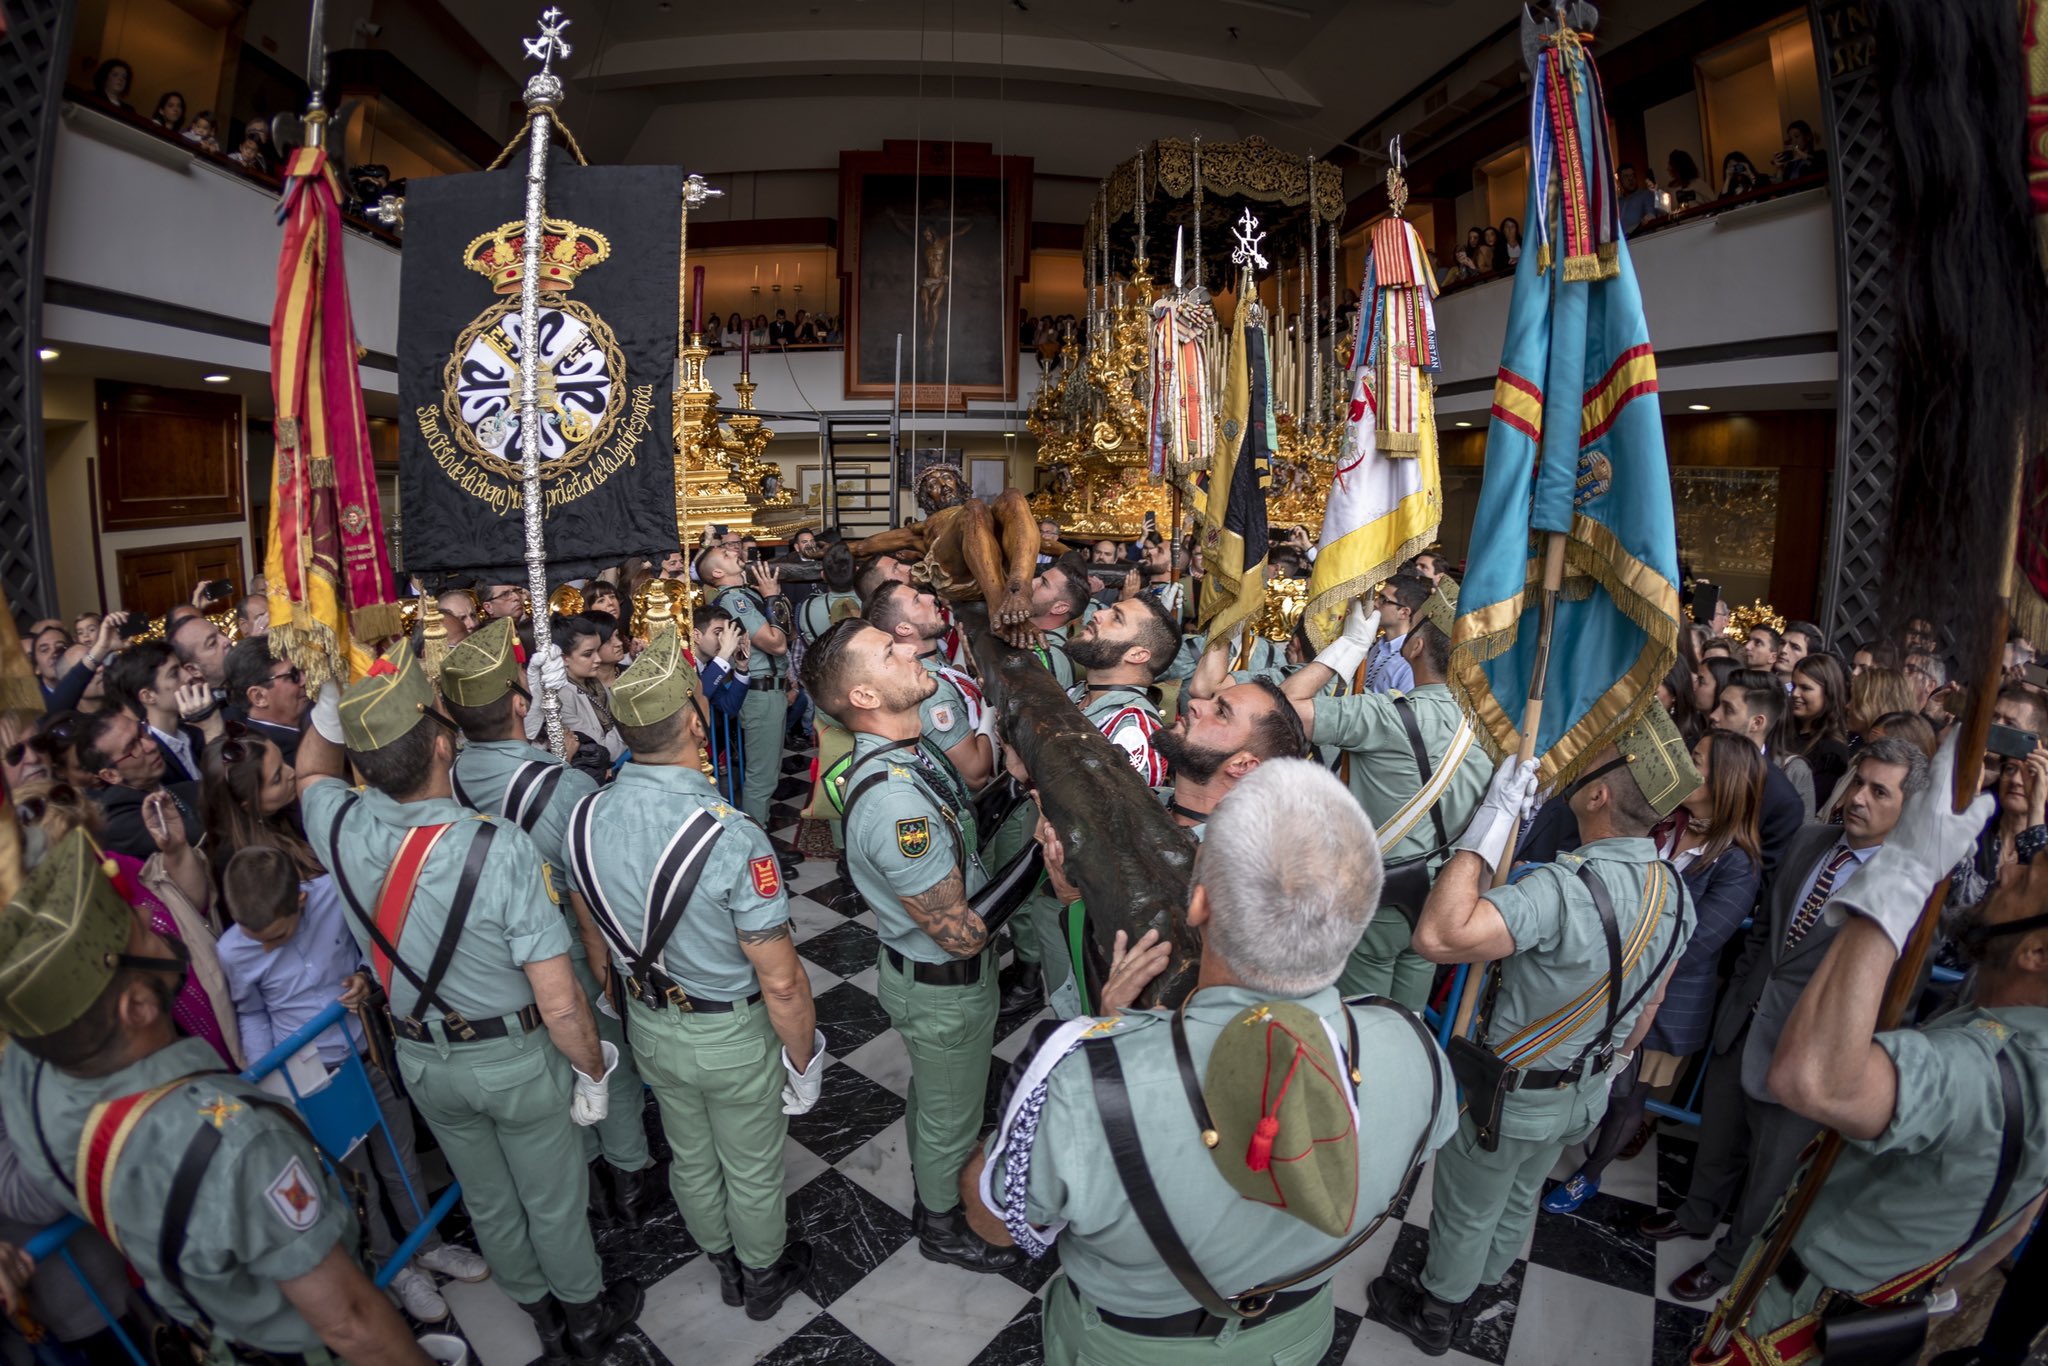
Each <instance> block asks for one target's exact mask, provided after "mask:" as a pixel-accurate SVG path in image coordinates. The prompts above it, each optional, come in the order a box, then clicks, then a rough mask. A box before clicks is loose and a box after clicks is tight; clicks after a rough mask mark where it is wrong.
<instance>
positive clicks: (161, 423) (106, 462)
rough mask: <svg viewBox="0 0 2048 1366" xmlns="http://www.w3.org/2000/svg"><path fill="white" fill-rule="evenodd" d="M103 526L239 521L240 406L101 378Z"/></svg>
mask: <svg viewBox="0 0 2048 1366" xmlns="http://www.w3.org/2000/svg"><path fill="white" fill-rule="evenodd" d="M98 407H99V436H100V466H99V488H100V528H101V530H103V531H129V530H140V529H144V528H151V527H168V526H192V525H195V524H197V523H201V522H232V521H238V520H240V518H241V516H242V483H243V478H242V401H241V400H240V399H239V398H237V397H236V396H235V395H233V394H211V393H202V392H198V391H196V390H191V389H160V388H157V387H156V386H155V385H150V384H116V383H114V382H113V381H111V380H102V381H100V384H99V392H98Z"/></svg>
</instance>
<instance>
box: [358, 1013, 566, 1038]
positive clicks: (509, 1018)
mask: <svg viewBox="0 0 2048 1366" xmlns="http://www.w3.org/2000/svg"><path fill="white" fill-rule="evenodd" d="M514 1020H517V1021H518V1022H519V1027H520V1028H521V1029H523V1030H525V1031H526V1032H527V1033H529V1034H531V1033H534V1032H535V1031H536V1030H538V1029H539V1028H540V1007H539V1006H537V1005H531V1006H527V1007H526V1008H525V1009H523V1010H521V1011H520V1012H519V1013H518V1014H516V1015H497V1016H493V1017H491V1018H490V1019H487V1020H472V1019H468V1018H467V1017H465V1016H464V1015H463V1014H462V1013H461V1012H460V1011H454V1010H451V1011H449V1012H447V1013H446V1014H444V1015H442V1016H441V1017H440V1021H439V1023H440V1025H441V1029H442V1032H443V1033H445V1034H446V1035H447V1037H448V1042H449V1043H451V1044H455V1043H481V1042H482V1041H483V1040H485V1039H502V1038H504V1037H505V1036H506V1035H508V1034H510V1033H511V1032H512V1022H513V1021H514ZM434 1023H435V1021H433V1020H420V1019H400V1018H399V1017H398V1016H397V1015H395V1014H394V1015H393V1016H392V1017H391V1032H392V1033H393V1034H396V1035H397V1036H398V1037H399V1038H401V1039H408V1040H410V1041H411V1042H413V1043H433V1042H435V1039H434V1031H433V1025H434Z"/></svg>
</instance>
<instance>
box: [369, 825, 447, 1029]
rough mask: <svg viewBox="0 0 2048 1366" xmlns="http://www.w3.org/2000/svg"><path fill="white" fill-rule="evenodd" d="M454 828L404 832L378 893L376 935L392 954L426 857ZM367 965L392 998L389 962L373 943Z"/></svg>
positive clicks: (409, 912)
mask: <svg viewBox="0 0 2048 1366" xmlns="http://www.w3.org/2000/svg"><path fill="white" fill-rule="evenodd" d="M451 828H453V826H452V823H451V824H450V825H416V826H414V827H413V828H412V829H410V830H408V831H406V833H405V839H404V840H403V841H401V842H400V843H399V846H398V854H397V856H396V857H395V858H394V859H393V860H392V862H391V871H390V872H389V873H386V874H385V875H384V885H383V886H382V887H380V888H379V889H378V890H377V932H378V933H379V934H381V935H383V936H384V943H386V944H389V945H390V946H391V947H392V949H393V951H396V950H397V948H398V937H399V936H400V935H402V934H404V933H405V922H406V921H407V920H408V919H410V918H411V917H412V898H413V893H414V892H416V891H418V890H419V885H420V874H421V873H422V872H423V871H425V869H426V866H427V856H428V855H429V854H431V853H433V852H434V846H435V845H437V844H439V843H440V842H441V836H443V835H445V834H447V833H448V831H449V830H450V829H451ZM370 965H371V967H372V968H374V969H375V970H376V973H377V980H378V981H379V982H381V983H383V984H384V994H385V995H386V996H389V995H390V994H391V973H392V966H391V959H390V958H389V957H388V956H387V955H386V954H385V952H384V950H383V949H382V948H381V947H379V946H378V945H377V944H376V943H374V942H373V943H372V944H371V945H370Z"/></svg>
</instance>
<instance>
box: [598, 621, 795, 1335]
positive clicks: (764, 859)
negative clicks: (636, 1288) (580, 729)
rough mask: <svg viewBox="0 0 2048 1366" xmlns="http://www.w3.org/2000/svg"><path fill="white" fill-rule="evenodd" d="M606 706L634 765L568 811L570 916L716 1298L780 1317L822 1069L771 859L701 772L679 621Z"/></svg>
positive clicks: (763, 838) (695, 706)
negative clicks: (801, 1124) (634, 1066)
mask: <svg viewBox="0 0 2048 1366" xmlns="http://www.w3.org/2000/svg"><path fill="white" fill-rule="evenodd" d="M612 715H613V716H614V717H615V718H616V719H617V721H618V723H619V726H620V728H621V730H620V733H621V734H622V735H623V736H624V737H625V739H626V744H627V747H628V748H629V749H631V750H632V753H633V760H632V762H631V763H629V764H627V765H626V766H625V767H624V768H622V769H620V770H619V776H618V778H617V780H616V781H615V782H613V783H612V785H611V786H610V787H609V788H607V789H605V791H603V792H601V793H592V794H590V795H588V796H586V797H584V798H583V800H582V801H580V802H579V803H578V804H577V806H576V811H575V815H574V816H573V817H572V819H571V821H570V828H569V842H568V860H569V862H568V866H569V869H570V871H571V874H572V878H573V882H574V885H575V888H576V890H577V892H578V894H579V895H578V897H577V912H578V914H579V915H580V916H581V917H582V918H583V921H584V923H585V925H586V926H588V927H589V931H588V932H589V933H590V934H591V935H593V936H601V937H602V942H603V943H604V945H605V947H606V950H607V954H606V956H607V958H609V959H610V960H612V961H613V962H614V963H615V964H616V968H617V979H616V980H618V981H620V982H621V983H622V984H623V985H624V987H625V991H624V992H623V995H624V997H625V999H626V1014H627V1017H628V1018H629V1020H630V1021H631V1028H630V1029H629V1030H628V1031H627V1032H628V1034H629V1035H630V1037H631V1038H632V1041H633V1053H634V1056H635V1057H636V1058H638V1059H639V1060H640V1066H641V1071H642V1074H643V1075H644V1076H646V1078H647V1081H648V1084H649V1085H650V1086H651V1087H652V1088H653V1090H654V1098H655V1100H656V1101H657V1102H658V1103H659V1104H660V1106H661V1119H662V1127H663V1129H664V1130H666V1131H667V1133H668V1135H669V1144H670V1146H671V1147H672V1148H673V1149H674V1151H675V1158H674V1161H673V1162H672V1164H671V1165H670V1167H669V1187H670V1189H671V1190H673V1191H674V1192H675V1197H676V1206H677V1208H679V1209H681V1210H682V1212H683V1223H684V1225H685V1226H686V1227H687V1228H688V1229H689V1230H690V1237H691V1238H692V1239H694V1240H695V1241H696V1243H697V1246H699V1247H701V1248H703V1249H704V1251H705V1254H706V1255H707V1256H709V1257H710V1258H711V1261H712V1263H713V1264H714V1265H715V1266H716V1267H717V1268H718V1279H719V1283H720V1290H721V1294H722V1295H723V1298H724V1301H725V1303H726V1304H728V1305H739V1304H742V1303H744V1304H745V1305H746V1309H747V1317H748V1318H751V1319H768V1318H773V1317H774V1316H775V1311H776V1310H777V1309H779V1308H781V1307H782V1302H783V1301H784V1300H786V1299H788V1298H789V1296H790V1295H792V1294H794V1293H795V1291H796V1289H797V1286H798V1285H799V1284H801V1283H802V1281H803V1279H804V1276H805V1275H806V1273H808V1272H809V1270H810V1266H811V1249H810V1245H809V1244H807V1243H804V1242H801V1241H798V1242H794V1243H791V1242H789V1241H788V1239H787V1220H786V1216H785V1213H784V1206H783V1167H782V1148H783V1140H784V1138H785V1137H786V1136H787V1134H788V1132H789V1118H788V1116H789V1115H791V1114H802V1113H804V1112H805V1111H807V1110H809V1109H810V1108H811V1106H812V1105H813V1104H815V1103H816V1101H817V1099H818V1087H819V1084H820V1083H821V1081H822V1080H823V1072H824V1067H825V1041H824V1036H823V1035H821V1034H819V1033H818V1032H817V1010H816V1008H815V1007H814V1006H813V1005H812V1004H811V984H810V978H809V977H808V976H806V975H805V973H804V969H803V964H802V963H801V962H800V961H799V960H798V959H797V954H796V945H795V944H794V943H793V942H792V941H791V939H790V931H789V899H788V897H787V896H786V895H785V893H784V891H783V886H782V873H781V868H780V866H779V865H778V864H777V862H776V859H775V850H774V848H773V846H771V845H770V844H769V843H768V836H767V835H766V834H765V833H763V831H762V830H761V827H760V826H758V825H755V824H754V823H753V822H752V821H750V820H747V819H745V818H744V817H743V816H742V815H741V814H740V813H739V812H737V811H734V810H733V809H732V808H731V807H730V806H727V805H726V804H725V802H724V801H722V800H721V799H720V797H719V794H718V790H717V789H716V788H714V787H713V786H712V785H711V781H710V779H708V778H706V777H705V776H704V763H703V761H704V748H705V743H706V740H707V738H708V737H707V731H708V729H709V724H710V719H711V713H710V707H709V704H708V703H707V702H706V700H705V699H704V698H703V696H702V695H701V694H700V692H699V690H698V679H697V668H696V665H695V664H694V663H693V662H692V661H691V659H690V657H689V655H688V654H686V653H685V652H684V650H683V647H682V636H681V635H680V634H679V633H678V632H676V631H675V630H673V629H668V630H664V631H662V632H661V633H660V634H659V635H657V636H656V637H655V638H654V641H653V643H652V644H650V645H649V646H648V647H647V648H646V649H645V650H643V651H642V652H641V654H640V657H639V658H638V659H636V660H634V661H633V667H632V668H630V669H628V670H626V672H625V673H624V674H622V675H620V677H619V681H618V682H617V683H616V684H614V685H613V688H612ZM593 951H595V949H593ZM778 1040H780V1046H779V1047H778V1044H777V1041H778Z"/></svg>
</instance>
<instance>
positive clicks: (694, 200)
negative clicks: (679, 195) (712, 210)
mask: <svg viewBox="0 0 2048 1366" xmlns="http://www.w3.org/2000/svg"><path fill="white" fill-rule="evenodd" d="M724 194H725V191H724V190H721V189H718V188H717V187H715V186H713V185H712V184H711V183H710V182H708V181H707V180H705V179H704V177H703V176H700V175H698V174H697V173H696V172H695V171H692V172H690V174H688V175H686V176H684V177H683V203H685V204H687V205H689V206H690V207H691V208H693V209H701V208H703V207H704V206H705V204H707V203H709V202H710V201H711V200H714V199H719V198H722V197H723V196H724Z"/></svg>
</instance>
